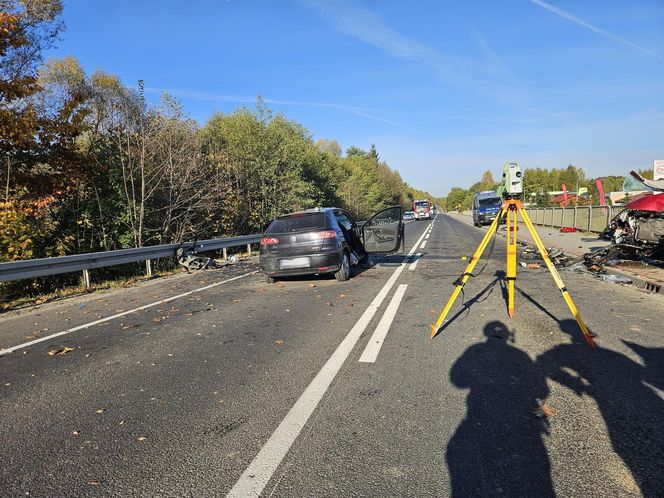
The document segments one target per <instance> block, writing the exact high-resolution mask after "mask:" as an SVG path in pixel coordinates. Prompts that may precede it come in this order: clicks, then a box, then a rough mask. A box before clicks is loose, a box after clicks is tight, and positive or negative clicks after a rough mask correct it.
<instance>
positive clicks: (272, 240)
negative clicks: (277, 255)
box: [261, 237, 279, 246]
mask: <svg viewBox="0 0 664 498" xmlns="http://www.w3.org/2000/svg"><path fill="white" fill-rule="evenodd" d="M278 243H279V239H277V238H276V237H263V238H262V239H261V245H262V246H271V245H274V244H278Z"/></svg>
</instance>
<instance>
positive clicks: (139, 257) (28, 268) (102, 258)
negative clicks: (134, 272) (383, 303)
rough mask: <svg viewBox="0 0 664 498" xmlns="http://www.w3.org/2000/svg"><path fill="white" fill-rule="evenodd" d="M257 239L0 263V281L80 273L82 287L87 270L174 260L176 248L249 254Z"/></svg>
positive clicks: (221, 240)
mask: <svg viewBox="0 0 664 498" xmlns="http://www.w3.org/2000/svg"><path fill="white" fill-rule="evenodd" d="M261 237H262V235H261V234H253V235H241V236H239V237H228V238H225V239H212V240H199V241H196V243H195V245H194V243H193V242H183V243H182V244H163V245H159V246H149V247H138V248H135V249H119V250H116V251H104V252H93V253H86V254H75V255H72V256H60V257H56V258H42V259H29V260H25V261H12V262H9V263H0V282H9V281H11V280H21V279H24V278H33V277H45V276H48V275H59V274H62V273H71V272H76V271H83V272H84V280H85V281H86V285H88V286H89V276H88V274H87V271H88V270H91V269H93V268H104V267H107V266H115V265H121V264H125V263H137V262H140V261H150V260H152V259H157V258H167V257H171V256H173V257H175V251H177V249H178V248H180V247H186V248H189V247H192V248H194V249H195V250H196V251H197V252H207V251H217V250H219V249H226V248H229V247H239V246H244V245H247V247H248V248H249V252H251V244H257V243H258V242H260V240H261ZM147 267H148V273H150V271H151V270H150V265H149V264H148V265H147Z"/></svg>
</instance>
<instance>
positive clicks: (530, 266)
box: [528, 263, 541, 270]
mask: <svg viewBox="0 0 664 498" xmlns="http://www.w3.org/2000/svg"><path fill="white" fill-rule="evenodd" d="M528 268H530V269H531V270H537V269H539V268H541V266H540V264H539V263H528Z"/></svg>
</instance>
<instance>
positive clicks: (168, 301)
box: [0, 270, 258, 356]
mask: <svg viewBox="0 0 664 498" xmlns="http://www.w3.org/2000/svg"><path fill="white" fill-rule="evenodd" d="M254 273H258V270H256V271H252V272H249V273H245V274H243V275H239V276H237V277H233V278H229V279H227V280H223V281H221V282H216V283H214V284H210V285H206V286H205V287H200V288H199V289H194V290H191V291H188V292H183V293H182V294H178V295H177V296H173V297H169V298H166V299H162V300H161V301H157V302H154V303H150V304H146V305H144V306H140V307H138V308H134V309H133V310H128V311H123V312H122V313H118V314H117V315H112V316H107V317H106V318H102V319H100V320H95V321H94V322H90V323H86V324H84V325H79V326H77V327H72V328H70V329H67V330H63V331H62V332H57V333H56V334H51V335H48V336H46V337H41V338H39V339H35V340H34V341H30V342H25V343H23V344H19V345H18V346H12V347H10V348H6V349H0V356H3V355H6V354H9V353H13V352H14V351H16V350H17V349H23V348H27V347H29V346H32V345H34V344H38V343H40V342H44V341H48V340H50V339H53V338H55V337H60V336H61V335H66V334H71V333H72V332H76V331H77V330H83V329H87V328H89V327H92V326H93V325H99V324H100V323H104V322H108V321H110V320H115V319H116V318H120V317H123V316H126V315H129V314H131V313H136V312H137V311H142V310H145V309H148V308H152V307H154V306H159V305H160V304H165V303H170V302H171V301H174V300H175V299H179V298H181V297H185V296H189V295H191V294H194V293H196V292H201V291H204V290H207V289H211V288H213V287H216V286H218V285H221V284H226V283H228V282H232V281H233V280H239V279H240V278H244V277H248V276H249V275H253V274H254Z"/></svg>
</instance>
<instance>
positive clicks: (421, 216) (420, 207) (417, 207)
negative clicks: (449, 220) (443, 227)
mask: <svg viewBox="0 0 664 498" xmlns="http://www.w3.org/2000/svg"><path fill="white" fill-rule="evenodd" d="M413 212H414V213H415V219H416V220H430V219H431V202H430V201H429V199H421V200H418V201H413Z"/></svg>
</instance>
